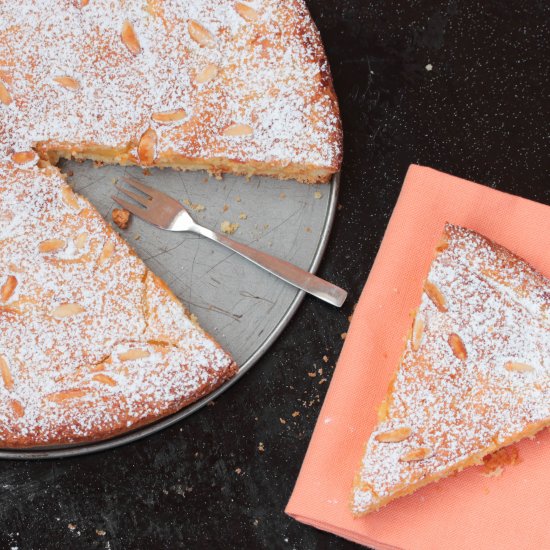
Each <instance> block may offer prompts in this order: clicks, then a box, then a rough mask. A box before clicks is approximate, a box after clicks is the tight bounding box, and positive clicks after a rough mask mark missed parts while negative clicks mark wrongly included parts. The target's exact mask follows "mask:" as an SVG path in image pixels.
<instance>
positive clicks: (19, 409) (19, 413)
mask: <svg viewBox="0 0 550 550" xmlns="http://www.w3.org/2000/svg"><path fill="white" fill-rule="evenodd" d="M10 405H11V410H12V411H13V414H14V415H15V416H16V417H17V418H22V417H23V416H25V409H24V407H23V405H21V403H19V401H17V400H15V399H12V400H11V401H10Z"/></svg>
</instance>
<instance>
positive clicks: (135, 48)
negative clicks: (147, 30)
mask: <svg viewBox="0 0 550 550" xmlns="http://www.w3.org/2000/svg"><path fill="white" fill-rule="evenodd" d="M120 38H121V39H122V42H123V43H124V45H125V46H126V47H127V48H128V50H130V52H131V53H133V54H134V55H137V54H138V53H140V52H141V44H140V43H139V40H138V37H137V35H136V31H135V30H134V26H133V25H132V23H130V21H128V20H126V21H124V23H123V24H122V30H121V31H120Z"/></svg>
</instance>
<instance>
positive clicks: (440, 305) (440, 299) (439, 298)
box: [424, 279, 447, 312]
mask: <svg viewBox="0 0 550 550" xmlns="http://www.w3.org/2000/svg"><path fill="white" fill-rule="evenodd" d="M424 292H425V293H426V294H427V295H428V298H429V299H430V300H431V301H432V302H433V303H434V304H435V306H436V307H437V309H439V311H443V312H445V311H447V300H445V296H443V294H442V293H441V291H440V290H439V288H438V287H437V285H435V284H434V283H432V282H431V281H428V280H427V279H426V282H425V283H424Z"/></svg>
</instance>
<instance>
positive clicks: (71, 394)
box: [45, 389, 88, 403]
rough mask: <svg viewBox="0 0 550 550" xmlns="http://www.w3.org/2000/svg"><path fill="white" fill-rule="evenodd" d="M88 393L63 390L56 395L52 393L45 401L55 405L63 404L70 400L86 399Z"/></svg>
mask: <svg viewBox="0 0 550 550" xmlns="http://www.w3.org/2000/svg"><path fill="white" fill-rule="evenodd" d="M87 394H88V392H87V391H86V390H78V389H76V390H63V391H59V392H56V393H50V395H47V396H46V397H45V399H47V400H48V401H53V402H54V403H63V401H67V400H68V399H78V398H79V397H84V396H85V395H87Z"/></svg>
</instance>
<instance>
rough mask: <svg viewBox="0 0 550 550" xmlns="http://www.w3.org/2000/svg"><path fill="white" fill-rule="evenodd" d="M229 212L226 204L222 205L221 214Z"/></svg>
mask: <svg viewBox="0 0 550 550" xmlns="http://www.w3.org/2000/svg"><path fill="white" fill-rule="evenodd" d="M228 210H229V205H228V204H224V205H223V208H222V212H227V211H228Z"/></svg>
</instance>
